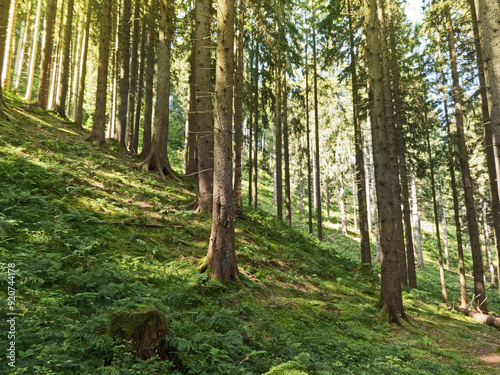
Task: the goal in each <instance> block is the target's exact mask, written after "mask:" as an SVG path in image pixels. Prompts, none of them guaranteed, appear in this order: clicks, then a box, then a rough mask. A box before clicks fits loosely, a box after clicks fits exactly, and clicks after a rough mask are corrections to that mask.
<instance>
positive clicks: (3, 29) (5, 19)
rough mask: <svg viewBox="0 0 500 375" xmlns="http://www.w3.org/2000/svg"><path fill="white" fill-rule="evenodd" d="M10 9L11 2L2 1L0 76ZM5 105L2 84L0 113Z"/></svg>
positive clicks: (0, 4) (0, 7)
mask: <svg viewBox="0 0 500 375" xmlns="http://www.w3.org/2000/svg"><path fill="white" fill-rule="evenodd" d="M9 8H10V0H0V61H1V62H2V66H1V67H0V76H1V72H2V69H3V68H4V67H3V61H4V54H5V43H6V40H7V32H6V31H7V30H6V29H7V25H8V23H9V19H8V17H9ZM4 105H5V103H4V99H3V93H2V85H1V84H0V111H1V107H3V106H4ZM0 116H2V112H0Z"/></svg>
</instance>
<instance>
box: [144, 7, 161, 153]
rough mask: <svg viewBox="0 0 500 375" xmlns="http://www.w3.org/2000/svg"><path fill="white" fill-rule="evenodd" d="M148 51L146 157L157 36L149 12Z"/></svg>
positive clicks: (145, 127)
mask: <svg viewBox="0 0 500 375" xmlns="http://www.w3.org/2000/svg"><path fill="white" fill-rule="evenodd" d="M147 23H148V52H147V57H146V60H147V64H146V90H145V93H144V94H145V95H144V129H143V133H142V150H141V154H140V156H141V157H142V158H145V157H146V156H147V155H149V152H150V151H151V133H152V121H153V80H154V74H155V49H156V43H157V36H156V33H155V22H154V18H153V15H152V14H151V13H149V14H148V17H147Z"/></svg>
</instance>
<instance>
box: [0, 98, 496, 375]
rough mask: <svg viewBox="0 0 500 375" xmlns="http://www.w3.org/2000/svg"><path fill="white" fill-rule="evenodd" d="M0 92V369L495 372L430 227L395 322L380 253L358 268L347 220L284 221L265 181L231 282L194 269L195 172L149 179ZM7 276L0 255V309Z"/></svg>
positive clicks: (241, 223)
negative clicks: (1, 112) (339, 226)
mask: <svg viewBox="0 0 500 375" xmlns="http://www.w3.org/2000/svg"><path fill="white" fill-rule="evenodd" d="M9 100H10V105H11V110H10V111H11V117H13V119H14V120H15V121H12V122H10V121H4V120H2V121H0V189H1V194H0V256H1V262H2V265H6V264H7V263H15V269H16V278H15V282H16V283H15V288H16V296H17V300H16V309H17V310H16V311H17V312H18V313H19V316H18V319H17V325H16V366H15V368H11V367H10V366H8V361H6V360H5V353H6V352H7V349H8V346H7V345H8V340H6V339H5V338H6V335H7V334H6V331H5V330H4V328H5V327H6V325H3V327H4V328H3V329H2V339H1V340H0V352H1V353H3V354H2V355H3V359H2V361H1V364H0V372H1V373H6V374H7V373H9V374H44V375H45V374H227V375H233V374H269V375H271V374H273V375H279V374H288V375H292V374H321V375H326V374H391V375H392V374H429V375H431V374H432V375H435V374H495V373H497V371H498V369H499V368H498V366H495V365H489V364H488V363H485V362H483V361H482V360H481V358H480V357H481V356H484V355H487V354H490V353H491V352H494V350H495V349H497V348H498V347H499V344H500V340H498V338H497V336H498V333H497V332H496V331H495V330H494V329H492V328H490V327H486V326H482V325H480V324H478V323H475V322H473V321H470V320H467V318H465V317H463V316H461V315H460V314H458V313H456V312H454V311H450V310H449V309H448V308H446V307H444V306H439V304H438V301H439V298H440V295H439V291H440V286H439V277H438V274H437V271H436V269H435V268H436V267H435V262H434V261H432V260H431V258H429V257H430V255H431V254H432V256H434V255H433V251H434V250H433V241H432V238H431V236H429V237H428V238H427V239H426V241H427V242H426V243H427V248H428V250H429V252H428V254H427V255H428V258H427V261H428V263H427V267H426V269H425V270H423V271H422V270H421V271H419V274H418V277H419V286H420V288H421V289H418V290H407V291H405V292H404V301H405V309H406V312H407V314H408V317H409V318H408V320H407V321H406V329H401V328H397V327H390V326H389V325H388V323H387V318H386V316H385V314H384V312H383V311H382V310H381V309H380V306H379V300H380V298H379V283H380V280H379V269H378V266H377V265H375V266H374V270H373V273H372V275H371V276H366V275H364V274H363V273H362V272H360V270H359V267H360V264H359V261H358V258H359V256H358V252H359V251H358V247H359V246H358V242H356V240H355V238H354V236H353V238H350V237H347V236H344V235H342V233H341V231H339V230H335V229H332V228H329V227H328V224H327V225H326V236H327V238H328V240H327V241H324V242H322V243H320V242H318V241H317V240H316V239H315V238H314V237H313V236H310V235H309V234H307V233H306V232H304V231H303V230H301V229H300V227H301V223H300V222H299V224H298V226H294V227H292V228H290V227H288V226H286V225H284V224H283V223H281V222H279V221H278V220H277V219H276V218H275V217H274V216H272V215H271V214H270V210H271V206H270V203H269V202H270V201H271V198H272V197H270V196H268V195H266V193H265V191H266V190H265V189H263V190H262V191H263V192H264V193H263V194H262V195H261V196H262V202H261V206H262V209H260V210H257V211H255V212H254V211H251V210H249V209H245V211H244V214H243V215H242V217H240V218H238V219H237V220H236V249H237V256H238V262H239V268H240V272H241V278H242V281H243V287H242V288H237V287H236V286H235V285H221V284H219V283H216V282H213V281H211V280H209V279H208V277H207V275H206V274H200V273H199V272H198V264H199V260H200V259H201V258H203V257H204V256H205V254H206V250H207V246H208V239H209V234H210V217H208V216H207V215H195V214H194V213H193V212H192V211H189V210H187V209H186V208H185V207H186V205H188V204H189V203H190V202H191V201H192V200H193V199H194V197H195V194H194V192H195V189H194V186H193V182H192V181H189V180H184V181H183V182H181V183H179V182H172V181H164V180H161V179H159V178H158V177H157V176H155V175H153V174H151V173H149V172H147V171H144V170H142V169H140V168H139V167H138V166H137V165H138V163H139V161H140V160H139V159H138V157H136V156H133V155H130V154H127V153H126V152H125V151H124V150H123V149H121V148H120V147H119V146H118V145H117V144H115V143H114V142H108V143H107V144H106V145H105V146H104V147H102V148H97V147H95V146H94V145H92V144H90V143H88V142H86V141H85V138H86V133H85V132H80V131H78V130H77V128H76V126H75V125H74V124H72V123H67V122H61V121H60V120H59V119H57V118H56V117H55V116H53V115H52V114H50V113H47V112H44V111H41V110H38V109H33V108H30V107H29V106H28V105H26V104H25V103H23V102H20V101H18V100H17V99H15V98H13V97H10V99H9ZM269 191H270V190H269ZM267 194H269V192H268V193H267ZM295 217H296V218H298V214H296V216H295ZM303 219H304V218H301V219H300V220H303ZM374 251H375V249H373V252H374ZM447 276H449V277H450V278H449V284H448V285H449V288H450V292H449V293H450V294H451V295H452V296H455V298H457V299H458V281H457V280H458V276H457V277H456V279H457V280H455V275H453V274H451V275H447ZM7 285H8V284H7V273H6V270H5V268H4V269H3V270H2V277H1V286H0V288H1V299H0V306H1V307H2V310H3V311H6V310H7V307H8V306H7ZM489 293H490V295H491V296H490V295H489V297H490V298H491V299H493V301H491V302H490V308H492V309H494V310H495V309H497V310H498V297H495V296H496V294H497V292H496V290H495V289H492V290H490V291H489Z"/></svg>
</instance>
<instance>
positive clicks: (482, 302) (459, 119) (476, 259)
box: [444, 5, 488, 314]
mask: <svg viewBox="0 0 500 375" xmlns="http://www.w3.org/2000/svg"><path fill="white" fill-rule="evenodd" d="M444 13H445V17H446V30H447V34H448V43H449V51H450V62H451V75H452V81H453V100H454V102H455V119H456V124H457V143H458V159H459V161H460V167H461V169H462V182H463V185H464V192H465V205H466V209H467V222H468V224H469V237H470V241H471V251H472V267H473V271H474V295H475V296H476V297H477V299H476V300H475V303H476V307H477V308H478V309H479V310H480V311H481V312H483V313H485V314H486V313H488V306H487V303H486V294H485V287H484V269H483V256H482V252H481V244H480V241H479V227H478V222H477V214H476V208H475V206H474V185H473V181H472V177H471V173H470V168H469V156H468V153H467V147H466V144H465V133H464V124H463V114H462V98H461V95H462V94H461V88H460V83H459V77H458V67H457V57H456V51H455V35H454V30H453V26H452V23H451V15H450V8H449V6H448V5H445V7H444Z"/></svg>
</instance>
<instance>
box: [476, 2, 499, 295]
mask: <svg viewBox="0 0 500 375" xmlns="http://www.w3.org/2000/svg"><path fill="white" fill-rule="evenodd" d="M469 4H470V8H471V14H472V26H473V32H474V45H475V48H476V55H477V68H478V78H479V92H480V93H481V110H482V113H483V124H484V139H485V153H486V165H487V168H488V176H489V187H490V194H491V213H492V216H493V235H494V236H493V237H494V242H495V249H496V253H497V277H498V279H499V280H500V187H499V184H500V151H499V147H500V131H499V129H500V108H499V106H500V82H499V79H500V55H499V53H498V48H500V33H498V29H495V28H494V25H495V23H494V22H495V17H492V15H496V16H498V14H499V13H500V6H499V5H497V4H495V3H494V2H492V1H488V0H486V1H485V0H479V1H476V6H475V5H474V0H469ZM476 7H479V8H477V9H476ZM488 8H489V9H491V11H488ZM477 10H478V12H479V14H480V15H481V22H480V23H479V24H478V22H477V14H478V12H477ZM479 29H481V38H480V35H479ZM483 54H484V55H485V57H483ZM485 70H488V72H489V80H488V86H487V83H486V77H485ZM488 91H489V95H488ZM491 106H493V108H492V107H491ZM490 108H491V109H490ZM490 113H491V114H490ZM499 293H500V282H499Z"/></svg>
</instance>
